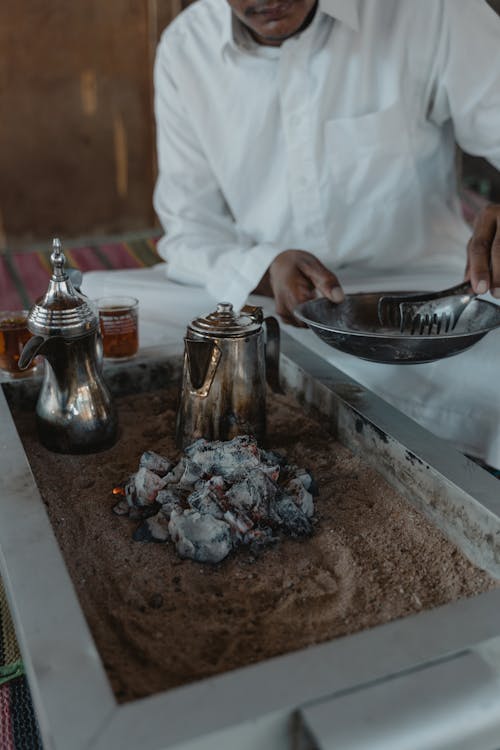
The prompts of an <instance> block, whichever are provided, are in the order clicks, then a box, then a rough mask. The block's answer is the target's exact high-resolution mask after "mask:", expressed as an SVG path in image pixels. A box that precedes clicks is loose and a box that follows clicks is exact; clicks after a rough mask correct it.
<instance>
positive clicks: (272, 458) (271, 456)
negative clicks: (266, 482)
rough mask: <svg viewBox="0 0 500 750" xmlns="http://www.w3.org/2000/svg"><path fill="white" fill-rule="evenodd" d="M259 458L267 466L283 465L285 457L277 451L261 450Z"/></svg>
mask: <svg viewBox="0 0 500 750" xmlns="http://www.w3.org/2000/svg"><path fill="white" fill-rule="evenodd" d="M260 454H261V459H262V461H263V462H264V463H265V464H267V465H268V466H275V465H278V466H285V464H286V458H285V457H284V456H282V455H281V453H278V452H277V451H261V452H260Z"/></svg>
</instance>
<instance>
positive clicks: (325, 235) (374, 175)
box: [155, 0, 500, 323]
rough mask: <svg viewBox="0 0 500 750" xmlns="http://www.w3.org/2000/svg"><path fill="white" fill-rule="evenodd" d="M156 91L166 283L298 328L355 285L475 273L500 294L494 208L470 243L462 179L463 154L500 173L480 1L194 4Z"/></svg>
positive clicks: (489, 19) (496, 110)
mask: <svg viewBox="0 0 500 750" xmlns="http://www.w3.org/2000/svg"><path fill="white" fill-rule="evenodd" d="M155 90H156V117H157V128H158V157H159V177H158V182H157V187H156V191H155V207H156V210H157V213H158V215H159V217H160V219H161V222H162V224H163V226H164V228H165V230H166V236H165V237H164V238H163V239H162V240H161V242H160V245H159V250H160V253H161V254H162V255H163V256H164V257H165V258H166V259H167V260H168V270H167V273H168V275H169V277H170V278H171V279H173V280H175V281H179V282H182V283H191V284H193V283H194V284H199V285H203V286H206V288H207V289H208V291H209V292H210V293H211V294H212V295H213V296H214V297H215V298H216V299H219V300H222V299H224V300H229V301H232V302H233V303H234V304H235V305H237V306H239V305H241V304H242V303H243V302H244V300H245V299H246V297H247V295H248V294H249V293H250V292H251V291H252V290H253V289H257V290H258V291H261V292H262V291H266V289H267V291H270V292H272V294H273V295H274V297H275V300H276V309H277V312H278V313H279V314H280V315H281V316H282V318H283V319H284V320H285V321H286V322H292V323H293V322H294V319H293V309H294V307H295V306H296V305H297V304H298V303H299V302H302V301H304V300H305V299H308V298H310V297H312V296H314V295H315V294H316V293H320V294H323V295H325V296H327V297H329V298H330V299H331V300H332V301H334V302H339V301H341V300H342V298H343V291H342V288H341V282H340V278H344V277H345V276H346V275H348V274H349V273H351V272H352V271H355V272H357V273H358V278H361V276H360V274H361V275H366V277H367V278H369V277H370V276H373V275H377V274H378V276H379V277H380V275H382V276H383V275H384V274H385V273H387V274H391V273H392V274H393V273H394V272H395V271H396V270H398V269H400V270H403V271H406V272H410V273H411V272H412V270H415V272H417V271H418V272H421V271H422V270H427V272H428V273H429V274H433V273H434V270H435V269H437V268H440V269H442V268H446V269H448V271H449V273H450V275H451V276H452V277H453V279H455V280H456V282H458V281H459V280H460V278H461V276H462V275H463V273H464V268H465V266H466V265H467V273H468V275H469V276H470V279H471V282H472V285H473V288H474V289H475V291H477V292H479V293H483V292H486V291H487V290H488V289H489V290H491V292H492V294H493V295H494V296H495V297H500V207H499V206H490V207H488V208H487V209H485V210H484V211H483V212H482V214H481V216H480V217H479V220H478V222H477V224H476V227H475V230H474V233H473V236H472V237H470V231H469V230H468V228H467V227H466V225H465V223H464V222H463V220H462V218H461V215H460V208H459V202H458V199H457V194H456V180H455V142H458V144H459V145H460V146H461V147H462V148H463V149H464V150H465V151H467V152H469V153H472V154H476V155H480V156H483V157H486V158H487V159H489V160H490V161H491V163H493V164H494V165H495V166H496V167H497V168H498V167H500V20H499V19H498V17H497V16H496V15H495V13H494V12H493V11H492V10H491V9H490V8H489V7H488V6H487V5H486V3H485V2H484V1H483V0H467V1H466V2H457V0H419V2H415V1H414V0H320V2H319V3H316V2H315V1H314V0H200V1H199V2H197V3H195V4H194V5H193V6H191V7H190V8H188V9H187V10H186V11H185V12H184V13H182V14H181V16H180V17H178V18H177V19H176V20H175V21H174V22H173V23H172V24H171V25H170V27H169V28H168V29H167V30H166V32H165V34H164V36H163V39H162V41H161V43H160V46H159V50H158V55H157V61H156V67H155ZM466 248H467V252H466ZM339 277H340V278H339ZM431 278H432V276H431ZM431 286H432V284H431ZM379 288H380V287H379Z"/></svg>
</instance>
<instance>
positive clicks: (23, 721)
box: [0, 579, 43, 750]
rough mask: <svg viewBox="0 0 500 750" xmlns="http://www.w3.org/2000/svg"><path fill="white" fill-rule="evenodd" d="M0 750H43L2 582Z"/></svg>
mask: <svg viewBox="0 0 500 750" xmlns="http://www.w3.org/2000/svg"><path fill="white" fill-rule="evenodd" d="M0 750H43V745H42V740H41V737H40V732H39V729H38V724H37V720H36V717H35V713H34V711H33V704H32V702H31V695H30V691H29V687H28V682H27V680H26V677H25V676H24V670H23V664H22V661H21V654H20V652H19V646H18V645H17V640H16V634H15V631H14V625H13V624H12V619H11V617H10V613H9V608H8V605H7V599H6V596H5V591H4V587H3V583H2V580H1V579H0Z"/></svg>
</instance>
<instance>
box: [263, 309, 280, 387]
mask: <svg viewBox="0 0 500 750" xmlns="http://www.w3.org/2000/svg"><path fill="white" fill-rule="evenodd" d="M263 325H264V330H265V333H266V345H265V350H266V380H267V382H268V383H269V385H270V387H271V388H272V390H273V391H274V392H275V393H283V389H282V387H281V385H280V326H279V323H278V321H277V320H276V318H273V317H272V316H269V317H267V318H264V322H263Z"/></svg>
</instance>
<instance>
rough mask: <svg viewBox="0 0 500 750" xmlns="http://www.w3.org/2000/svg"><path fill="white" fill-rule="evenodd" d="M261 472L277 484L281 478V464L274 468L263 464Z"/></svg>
mask: <svg viewBox="0 0 500 750" xmlns="http://www.w3.org/2000/svg"><path fill="white" fill-rule="evenodd" d="M259 469H260V471H261V472H262V473H263V474H265V475H266V476H268V477H269V479H272V481H273V482H277V481H278V479H279V478H280V471H281V467H280V466H279V464H275V465H274V466H268V465H267V464H261V465H260V467H259Z"/></svg>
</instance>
